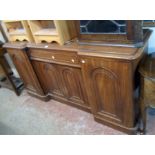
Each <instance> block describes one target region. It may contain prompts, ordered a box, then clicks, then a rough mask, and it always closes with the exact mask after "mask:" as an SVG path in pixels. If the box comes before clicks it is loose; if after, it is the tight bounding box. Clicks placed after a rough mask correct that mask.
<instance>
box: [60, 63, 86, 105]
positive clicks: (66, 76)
mask: <svg viewBox="0 0 155 155" xmlns="http://www.w3.org/2000/svg"><path fill="white" fill-rule="evenodd" d="M59 72H60V73H61V77H62V81H63V83H64V86H65V88H66V90H67V91H66V93H65V95H66V97H67V99H68V100H69V101H71V102H73V103H74V104H79V105H82V106H84V107H85V106H86V107H88V106H89V105H88V100H87V95H86V92H85V88H84V82H83V79H82V74H81V69H80V68H74V67H67V66H59Z"/></svg>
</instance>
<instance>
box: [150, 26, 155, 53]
mask: <svg viewBox="0 0 155 155" xmlns="http://www.w3.org/2000/svg"><path fill="white" fill-rule="evenodd" d="M150 29H151V30H153V33H152V35H151V37H150V39H149V53H152V52H155V27H153V28H150Z"/></svg>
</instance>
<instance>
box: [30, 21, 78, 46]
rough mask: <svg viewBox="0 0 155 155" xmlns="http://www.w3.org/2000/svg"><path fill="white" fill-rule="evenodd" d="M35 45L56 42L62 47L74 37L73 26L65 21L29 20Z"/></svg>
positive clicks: (70, 22)
mask: <svg viewBox="0 0 155 155" xmlns="http://www.w3.org/2000/svg"><path fill="white" fill-rule="evenodd" d="M28 23H29V26H30V29H31V31H32V34H33V37H34V40H35V42H36V43H42V42H48V43H51V42H56V43H59V44H60V45H63V44H64V43H66V42H67V41H70V40H71V39H73V38H74V37H75V35H76V34H75V33H74V32H76V31H75V25H74V23H73V22H72V21H65V20H29V21H28Z"/></svg>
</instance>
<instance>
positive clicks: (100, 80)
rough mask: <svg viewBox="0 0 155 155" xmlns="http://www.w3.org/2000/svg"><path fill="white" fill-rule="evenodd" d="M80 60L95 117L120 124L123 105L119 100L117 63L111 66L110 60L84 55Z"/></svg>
mask: <svg viewBox="0 0 155 155" xmlns="http://www.w3.org/2000/svg"><path fill="white" fill-rule="evenodd" d="M82 61H83V62H84V63H82V75H83V78H84V82H85V85H86V88H87V93H88V98H89V103H90V105H91V108H92V111H93V113H94V115H95V117H98V118H100V119H101V120H102V119H104V120H108V121H112V122H115V123H119V124H122V122H123V113H124V111H123V109H124V106H125V105H123V104H122V100H121V91H120V90H121V88H120V85H121V84H120V77H121V74H120V73H119V70H117V67H119V66H118V64H117V63H114V64H113V66H112V64H111V62H110V61H107V60H106V61H103V60H100V59H97V60H96V59H95V60H94V59H92V58H86V57H83V58H82ZM82 61H81V62H82Z"/></svg>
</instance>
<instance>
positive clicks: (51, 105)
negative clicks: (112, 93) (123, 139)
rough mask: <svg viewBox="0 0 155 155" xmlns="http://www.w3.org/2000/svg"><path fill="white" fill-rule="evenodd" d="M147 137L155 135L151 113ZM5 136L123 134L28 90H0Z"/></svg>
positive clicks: (0, 119) (0, 123)
mask: <svg viewBox="0 0 155 155" xmlns="http://www.w3.org/2000/svg"><path fill="white" fill-rule="evenodd" d="M149 113H150V114H149V115H148V124H147V127H148V129H147V134H155V116H153V115H154V113H153V111H150V112H149ZM0 134H1V135H12V134H13V135H14V134H17V135H21V134H22V135H23V134H24V135H34V134H35V135H40V134H41V135H47V134H48V135H49V134H51V135H58V134H60V135H75V134H77V135H88V134H89V135H122V134H124V133H122V132H119V131H117V130H114V129H112V128H110V127H107V126H105V125H102V124H99V123H97V122H95V121H94V119H93V116H92V115H91V114H89V113H87V112H84V111H81V110H78V109H77V108H74V107H71V106H68V105H65V104H62V103H59V102H56V101H54V100H50V101H49V102H43V101H40V100H38V99H36V98H33V97H31V96H29V95H28V94H27V93H26V91H24V92H23V93H22V94H21V96H20V97H17V96H16V95H15V94H14V92H12V91H11V90H8V89H5V88H1V89H0Z"/></svg>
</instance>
